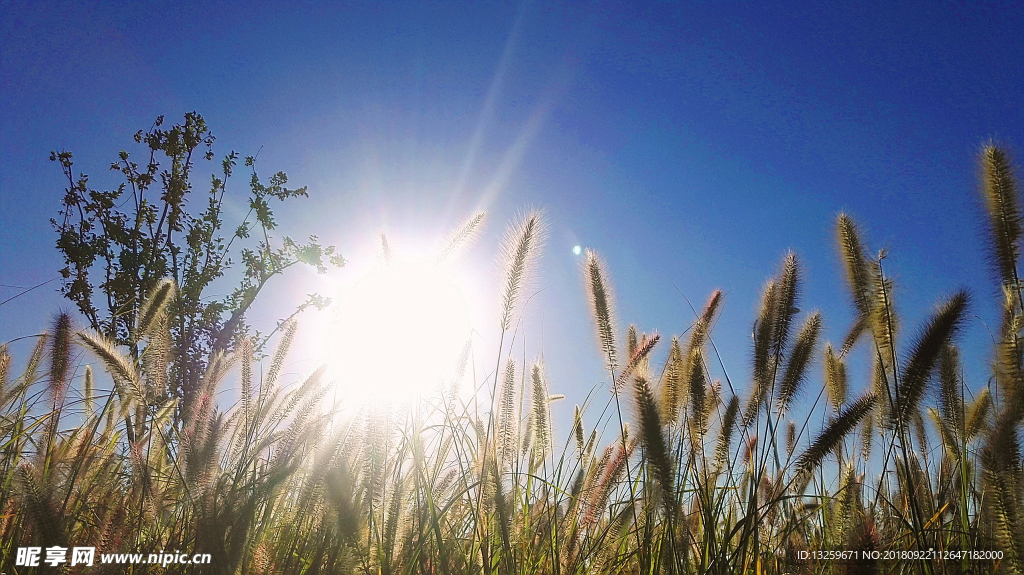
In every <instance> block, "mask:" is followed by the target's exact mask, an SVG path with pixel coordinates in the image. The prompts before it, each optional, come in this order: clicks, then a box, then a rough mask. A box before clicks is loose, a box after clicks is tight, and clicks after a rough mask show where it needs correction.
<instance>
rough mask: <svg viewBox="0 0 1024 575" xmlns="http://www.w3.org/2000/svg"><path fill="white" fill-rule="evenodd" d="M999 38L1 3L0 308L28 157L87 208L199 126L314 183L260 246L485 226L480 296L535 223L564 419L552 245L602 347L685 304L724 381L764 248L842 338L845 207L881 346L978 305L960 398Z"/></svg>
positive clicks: (46, 234) (572, 386) (43, 299)
mask: <svg viewBox="0 0 1024 575" xmlns="http://www.w3.org/2000/svg"><path fill="white" fill-rule="evenodd" d="M1022 16H1024V7H1022V5H1020V4H1015V3H1009V2H1007V3H989V4H980V3H937V2H920V3H907V2H895V3H893V2H884V3H882V2H879V3H871V4H868V3H865V4H861V5H859V6H857V7H853V6H845V5H843V6H837V5H832V4H812V3H795V2H793V3H784V4H778V3H770V4H755V3H750V2H714V3H711V2H693V3H679V4H677V3H663V2H658V3H640V2H622V3H616V2H593V3H556V2H551V3H545V2H532V3H531V2H523V3H511V2H509V3H484V2H473V3H469V2H466V3H441V2H436V3H435V2H429V3H427V2H393V3H392V2H353V3H344V4H342V3H332V4H329V5H328V4H316V3H282V4H263V3H252V4H227V3H203V4H197V5H188V6H186V5H185V3H179V4H178V5H175V6H166V5H163V4H157V3H153V4H146V3H130V4H120V3H118V4H114V3H110V4H105V3H91V2H89V3H87V2H64V3H47V4H41V3H22V2H6V1H5V2H0V284H3V285H5V286H7V285H10V286H25V285H35V284H36V283H39V282H42V281H45V280H48V279H50V278H52V277H54V276H56V271H57V270H58V269H59V268H60V267H61V263H60V259H59V256H58V254H57V252H56V251H55V249H54V240H55V236H54V233H53V232H52V230H51V228H50V226H49V223H48V221H49V218H50V217H53V216H54V215H55V214H56V212H57V210H58V209H59V201H60V198H61V195H62V190H63V182H62V181H61V174H60V170H59V168H58V167H57V166H56V165H54V164H52V163H51V162H49V160H48V156H49V151H50V150H52V149H58V150H59V149H67V150H70V151H72V152H74V154H75V158H76V166H77V169H78V170H80V171H84V172H87V173H89V174H90V175H91V176H92V183H93V184H94V185H95V186H97V187H112V186H114V185H116V183H117V181H116V179H114V178H113V175H112V174H110V173H108V172H107V170H106V166H108V165H109V163H110V162H111V161H113V160H114V159H115V157H116V153H117V152H118V151H119V150H120V149H121V148H123V147H128V149H129V151H132V148H130V147H129V146H130V145H131V144H132V142H131V135H132V134H133V133H134V132H135V131H136V130H138V129H140V128H147V127H148V126H149V125H150V124H151V123H152V121H153V119H154V118H155V117H156V116H157V115H160V114H165V115H166V116H167V118H168V119H169V120H171V119H174V118H180V117H181V116H182V115H183V114H184V113H185V112H187V111H190V110H197V111H199V112H200V113H201V114H203V115H204V117H205V118H206V119H207V121H208V123H209V125H210V126H211V128H212V130H213V132H214V134H215V135H216V136H217V142H216V144H215V147H214V150H215V151H216V152H217V153H218V155H220V154H224V153H226V152H227V151H228V150H230V149H234V150H237V151H239V152H240V153H241V154H242V155H243V156H244V155H249V154H254V153H256V151H257V150H260V156H259V162H260V167H261V170H262V172H263V173H264V174H269V173H272V172H275V171H278V170H283V171H286V172H288V174H289V177H290V179H291V182H292V183H295V184H298V185H308V186H309V189H310V195H311V198H310V199H308V200H301V201H296V202H295V203H294V204H293V205H291V206H289V207H287V208H283V209H282V210H281V211H280V212H279V213H280V219H281V221H282V232H283V233H287V234H289V235H292V236H297V237H301V236H303V234H305V233H317V234H319V235H320V236H321V238H323V239H324V240H325V241H327V242H330V243H334V244H337V245H338V246H339V248H340V249H341V251H342V253H344V254H345V255H346V256H349V257H350V259H352V258H359V257H364V256H365V255H366V254H368V253H370V252H369V250H368V249H367V248H366V246H367V245H368V242H372V241H373V238H374V237H375V235H376V234H377V233H379V232H380V231H387V232H388V233H389V234H392V235H393V236H394V237H395V238H396V243H397V248H398V249H401V248H402V246H403V242H404V245H405V247H407V248H409V249H414V244H416V242H418V241H423V240H424V239H426V238H433V237H436V236H437V235H438V234H439V233H441V232H443V231H444V230H446V229H447V228H449V227H451V226H454V225H456V224H457V223H458V222H459V221H460V220H462V219H464V218H465V217H467V216H469V215H470V214H471V212H472V211H473V210H474V209H479V208H484V209H487V210H488V212H489V214H490V224H489V228H488V231H487V233H486V234H485V236H484V237H483V238H482V240H481V242H480V245H478V246H477V248H476V249H475V250H474V255H473V256H472V258H471V259H470V262H471V263H472V264H473V265H477V266H478V267H480V268H482V269H483V270H484V272H485V273H487V274H492V272H493V265H492V263H491V261H492V258H491V255H490V254H491V253H493V251H494V249H495V245H496V242H497V237H498V236H499V235H500V233H501V231H502V228H503V226H504V223H505V222H506V221H507V220H508V219H509V218H510V217H512V216H513V215H514V214H516V213H517V212H519V211H521V210H523V209H525V208H529V207H539V208H543V209H544V210H545V211H546V213H547V217H548V222H549V226H550V234H549V241H548V244H547V249H546V252H545V254H544V258H543V260H542V264H541V269H540V272H539V279H538V280H537V282H536V285H537V287H545V288H547V289H546V290H545V291H544V292H543V293H542V294H541V295H539V296H538V297H537V299H536V300H535V302H534V303H531V306H532V307H531V309H530V310H528V313H527V318H528V319H527V327H528V328H529V330H528V332H527V333H528V334H529V339H528V342H529V343H528V348H527V350H526V355H528V356H530V357H532V356H534V355H537V354H539V353H540V352H541V351H542V350H543V353H544V355H545V357H546V358H547V361H548V365H549V370H550V372H551V373H550V379H551V384H552V388H553V389H552V391H554V392H562V393H566V394H568V395H569V401H568V402H566V403H567V404H569V408H570V409H571V403H573V402H575V401H580V400H581V399H582V394H584V393H586V391H587V390H589V389H590V387H591V386H593V385H594V384H595V383H597V381H598V380H599V379H600V377H601V371H600V357H599V354H598V352H597V349H596V345H594V341H593V336H592V335H591V330H590V328H589V324H588V320H587V311H586V304H585V299H584V297H583V290H582V287H581V282H580V274H579V269H578V268H579V260H578V258H577V257H576V256H574V255H573V253H572V247H573V246H574V245H577V244H579V245H582V246H584V247H591V248H593V249H596V250H598V251H599V252H601V253H602V254H603V255H604V256H605V258H606V260H607V262H608V264H609V268H610V269H609V271H610V274H611V276H612V278H613V281H614V284H615V288H616V293H617V296H618V302H619V316H620V318H621V320H622V322H623V324H625V323H628V322H635V323H637V324H638V325H639V326H640V327H641V328H642V329H658V330H659V331H660V332H661V333H663V334H666V335H668V334H674V333H680V332H682V331H683V330H684V329H685V328H686V326H687V325H688V324H689V322H690V319H691V318H692V314H691V312H690V311H689V309H688V308H687V307H686V303H685V301H684V300H683V298H682V296H681V294H680V292H682V294H685V295H686V296H687V297H688V298H689V299H690V300H691V301H693V302H694V304H695V305H699V304H700V303H701V302H703V301H704V299H705V298H706V297H707V295H708V294H709V293H710V292H711V291H712V290H713V289H715V288H722V289H723V290H724V291H725V293H726V299H725V310H724V312H723V316H722V319H721V322H720V324H719V326H718V328H717V331H716V336H717V337H716V341H717V342H718V344H719V345H718V348H719V350H720V351H722V353H723V359H724V360H725V363H726V365H727V367H728V368H729V370H730V375H731V376H732V377H733V378H734V379H738V380H739V381H740V382H743V381H745V380H746V376H747V374H748V371H749V370H748V363H747V361H748V360H747V352H748V348H749V330H750V325H751V322H752V320H753V314H754V310H755V309H756V305H757V301H756V300H757V296H758V293H759V291H760V288H761V286H762V285H763V282H764V281H765V279H766V278H767V277H768V276H769V275H770V274H771V273H773V271H774V270H775V269H776V268H777V266H778V263H779V262H780V260H781V258H782V256H783V255H784V253H785V251H786V250H787V249H793V250H795V251H796V252H797V254H798V255H799V256H800V258H801V260H802V262H803V263H804V270H805V275H804V277H805V292H804V296H803V298H804V299H803V306H802V307H803V309H808V310H809V309H814V308H817V309H821V310H822V311H823V312H824V316H825V334H826V337H827V338H829V339H832V340H837V339H840V338H841V337H842V335H843V333H844V330H845V329H846V328H847V327H848V324H849V320H850V313H849V306H848V304H847V299H846V294H845V291H844V290H843V285H842V282H841V279H840V278H841V276H840V271H841V270H840V268H839V266H838V259H837V257H836V252H835V247H834V243H833V225H834V221H835V216H836V215H837V213H838V212H839V211H841V210H846V211H848V212H849V213H851V214H852V215H853V216H854V217H855V218H856V219H857V220H858V221H859V222H860V223H861V224H862V225H863V226H864V228H865V231H866V232H867V238H868V241H869V245H870V246H872V247H873V248H875V249H877V248H881V247H883V246H884V247H887V248H888V249H889V253H890V257H889V259H888V260H887V261H888V269H889V270H890V273H891V274H892V275H893V276H894V277H895V278H896V280H897V284H898V291H897V292H896V295H897V305H898V307H899V309H900V311H901V312H902V313H904V315H905V318H906V323H905V324H904V325H905V326H907V327H908V328H909V329H907V330H905V331H906V332H908V333H909V332H911V331H912V330H913V326H916V325H917V324H918V323H919V322H920V320H921V319H922V318H923V317H924V315H925V314H926V313H927V312H928V311H929V309H931V306H932V305H933V304H934V303H935V302H936V301H937V300H938V299H939V298H940V297H941V296H943V295H945V294H948V293H950V292H951V291H953V290H954V289H956V288H958V287H961V286H966V287H968V288H970V289H971V290H972V291H973V294H974V296H975V298H974V307H973V311H974V313H975V314H977V317H976V318H975V319H973V320H972V322H971V323H970V325H969V326H968V328H967V330H966V332H965V335H964V337H965V344H966V345H967V346H968V349H972V348H973V349H975V350H976V351H977V353H975V357H974V358H973V360H972V363H971V365H969V366H968V375H969V377H970V378H972V384H973V385H978V384H983V382H984V380H985V378H986V377H987V374H986V372H985V368H984V365H985V363H986V360H985V357H984V354H985V353H986V351H985V349H984V347H983V346H982V344H983V343H984V341H985V340H986V339H987V331H986V327H985V322H988V323H990V324H991V323H992V322H993V321H994V320H995V317H996V315H995V313H994V305H993V301H994V300H995V297H994V295H995V294H994V291H995V290H994V289H993V288H992V287H991V286H992V285H993V282H992V281H991V279H990V277H991V276H990V274H989V273H988V271H987V268H986V265H985V259H984V256H983V250H982V238H981V234H980V229H981V227H980V222H981V211H980V203H979V201H978V195H977V183H976V166H975V157H974V156H975V154H976V152H977V150H978V148H979V146H980V145H981V143H982V142H984V141H987V140H988V139H990V138H994V139H995V140H996V141H997V142H1001V143H1004V144H1007V145H1009V146H1011V147H1016V148H1017V149H1020V148H1021V146H1024V123H1022V120H1024V110H1022V106H1021V102H1024V70H1022V64H1024V36H1022V35H1021V33H1020V30H1021V29H1022V24H1024V21H1022ZM261 148H262V149H261ZM215 168H216V165H215V164H213V163H210V164H208V167H206V166H200V168H199V169H198V170H197V173H199V174H203V173H206V172H209V173H212V172H213V171H215ZM204 180H205V176H204V177H201V178H197V180H196V181H197V182H204ZM234 184H235V188H234V189H235V190H236V191H237V192H238V193H239V195H241V194H243V193H244V191H245V190H244V185H245V183H244V180H243V178H238V179H237V180H236V181H235V183H234ZM353 263H354V264H357V263H358V262H356V261H354V262H353ZM344 273H346V272H345V271H342V272H341V274H342V275H343V274H344ZM307 279H309V274H306V275H302V274H299V275H298V277H296V278H290V279H288V280H285V281H283V282H280V284H279V285H277V286H275V287H273V288H272V290H271V291H270V292H269V295H268V301H272V302H281V304H282V306H286V304H287V303H288V302H290V301H292V300H294V299H295V297H294V296H295V292H297V291H301V290H302V289H303V288H304V287H305V286H304V285H302V284H301V282H302V281H305V280H307ZM297 282H298V283H297ZM51 287H56V286H55V284H50V285H49V286H46V287H44V288H41V289H39V290H36V291H35V292H33V293H32V294H29V295H26V296H23V297H21V298H19V299H18V300H15V301H13V302H11V303H9V304H6V305H4V306H0V340H3V341H7V340H9V339H11V338H14V337H18V336H22V335H28V334H30V333H36V332H38V331H39V330H40V329H42V328H43V327H44V326H45V325H46V323H47V322H48V318H49V316H50V314H51V313H52V312H53V311H54V310H56V309H57V308H58V307H59V306H61V305H65V306H66V304H62V302H61V300H60V298H59V295H57V294H56V293H55V292H54V291H53V290H52V289H50V288H51ZM677 288H678V289H677ZM14 293H17V290H16V289H15V288H7V287H4V288H0V296H2V297H0V300H2V299H6V297H9V296H10V295H14ZM289 298H291V299H289ZM282 315H285V313H281V312H277V311H276V310H275V309H270V308H261V309H260V310H257V314H256V319H257V320H262V321H264V322H265V323H266V324H269V323H270V322H271V320H272V319H273V318H274V317H280V316H282ZM539 334H542V335H541V336H540V337H538V335H539ZM541 338H543V345H541V343H540V342H541ZM819 381H820V380H818V379H816V380H815V381H814V383H815V384H818V382H819ZM862 385H863V383H855V384H854V388H855V389H858V388H860V387H861V386H862Z"/></svg>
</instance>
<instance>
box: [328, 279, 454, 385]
mask: <svg viewBox="0 0 1024 575" xmlns="http://www.w3.org/2000/svg"><path fill="white" fill-rule="evenodd" d="M339 300H340V301H339V302H338V308H337V317H336V321H335V326H334V329H333V330H332V332H333V333H332V335H331V336H330V337H331V340H330V341H329V343H328V348H329V350H330V351H329V353H328V355H329V357H328V358H327V360H328V363H329V364H330V365H331V371H332V372H333V377H334V378H335V380H336V381H337V382H338V383H337V385H338V399H339V400H340V401H341V402H342V403H345V404H349V405H351V404H352V403H353V402H355V403H362V402H366V401H387V402H392V403H402V402H405V401H410V400H413V399H415V398H416V397H418V396H420V395H423V394H427V393H430V392H432V391H433V390H434V389H435V388H436V386H437V385H438V384H439V383H440V382H441V381H442V379H443V378H444V377H446V376H447V375H448V372H449V371H451V369H452V366H453V365H454V364H455V363H456V360H457V358H458V356H459V353H460V352H461V350H462V348H463V346H464V345H465V343H466V341H467V340H468V339H469V336H470V322H469V316H468V312H467V307H466V302H465V300H464V298H463V295H462V293H461V291H460V290H459V288H458V286H457V285H456V284H455V282H454V281H453V279H452V277H451V276H450V275H449V274H447V273H445V270H444V268H443V267H441V266H437V265H432V264H413V263H399V262H395V263H393V264H391V265H387V266H383V267H381V268H380V269H378V270H376V271H374V272H372V273H371V274H369V275H368V276H367V277H366V278H364V279H363V280H362V281H360V282H358V283H357V284H356V285H354V286H353V287H352V288H351V289H349V290H346V291H344V292H343V293H342V294H341V295H340V297H339Z"/></svg>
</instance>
